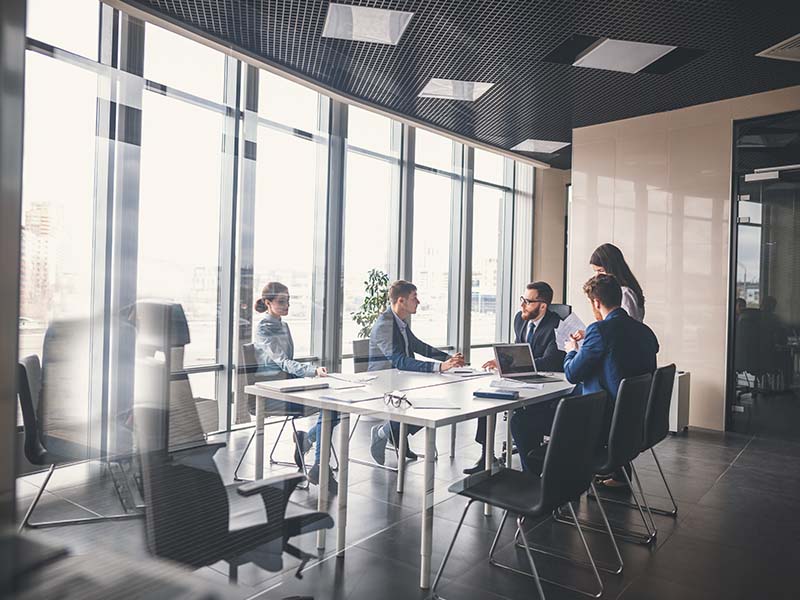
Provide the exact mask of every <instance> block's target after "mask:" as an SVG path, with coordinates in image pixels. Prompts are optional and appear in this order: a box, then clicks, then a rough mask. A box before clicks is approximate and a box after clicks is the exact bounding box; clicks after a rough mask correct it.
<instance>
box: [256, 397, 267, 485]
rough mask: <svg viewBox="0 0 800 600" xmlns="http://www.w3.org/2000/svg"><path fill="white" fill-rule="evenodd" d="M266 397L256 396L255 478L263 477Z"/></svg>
mask: <svg viewBox="0 0 800 600" xmlns="http://www.w3.org/2000/svg"><path fill="white" fill-rule="evenodd" d="M266 402H267V399H266V398H264V397H262V396H256V475H255V478H256V479H263V478H264V405H265V404H266Z"/></svg>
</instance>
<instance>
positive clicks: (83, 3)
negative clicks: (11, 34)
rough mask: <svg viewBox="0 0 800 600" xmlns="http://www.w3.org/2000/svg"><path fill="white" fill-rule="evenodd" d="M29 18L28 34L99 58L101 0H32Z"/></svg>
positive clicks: (93, 57)
mask: <svg viewBox="0 0 800 600" xmlns="http://www.w3.org/2000/svg"><path fill="white" fill-rule="evenodd" d="M26 17H27V24H26V27H25V34H26V35H27V36H28V37H30V38H33V39H35V40H39V41H40V42H45V43H46V44H50V45H51V46H54V47H56V48H60V49H62V50H68V51H70V52H74V53H75V54H80V55H81V56H85V57H86V58H91V59H92V60H97V47H98V37H99V31H100V3H99V2H97V0H28V3H27V15H26ZM67 23H68V24H69V25H67Z"/></svg>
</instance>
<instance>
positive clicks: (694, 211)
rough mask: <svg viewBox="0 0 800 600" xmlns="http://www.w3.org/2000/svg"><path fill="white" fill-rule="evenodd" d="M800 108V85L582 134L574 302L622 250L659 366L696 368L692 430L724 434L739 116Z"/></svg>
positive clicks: (583, 308) (579, 303)
mask: <svg viewBox="0 0 800 600" xmlns="http://www.w3.org/2000/svg"><path fill="white" fill-rule="evenodd" d="M797 109H800V87H798V86H796V87H791V88H785V89H782V90H777V91H773V92H767V93H763V94H755V95H752V96H744V97H741V98H735V99H732V100H724V101H721V102H714V103H710V104H703V105H699V106H693V107H689V108H685V109H681V110H676V111H671V112H666V113H659V114H655V115H648V116H644V117H637V118H634V119H626V120H624V121H616V122H612V123H604V124H602V125H594V126H591V127H583V128H580V129H575V130H574V131H573V138H572V139H573V149H572V185H573V187H572V193H573V200H572V208H571V214H570V231H569V239H570V256H569V282H568V292H567V295H568V298H569V300H570V301H571V303H572V304H573V305H574V307H575V310H576V311H577V312H578V314H579V315H580V316H581V318H583V319H584V321H586V322H588V319H589V318H590V316H591V314H590V311H589V310H588V305H587V304H586V301H585V299H584V298H583V297H582V293H581V285H582V283H583V282H584V280H585V279H587V278H588V277H589V276H590V275H591V271H590V269H589V265H588V261H589V256H590V255H591V253H592V251H593V250H594V248H595V247H596V246H598V245H599V244H601V243H604V242H612V243H614V244H616V245H617V246H619V247H620V248H621V249H622V251H623V252H624V253H625V256H626V258H627V260H628V262H629V264H630V265H631V268H632V269H633V271H634V273H635V274H636V276H637V278H638V279H639V282H640V283H641V284H642V287H643V288H644V293H645V296H646V298H647V303H646V316H645V322H646V323H647V324H648V325H650V327H652V328H653V330H654V331H655V332H656V335H658V339H659V341H660V343H661V352H660V353H659V360H658V362H659V364H667V363H669V362H675V363H676V364H677V366H678V368H679V369H684V370H688V371H691V372H692V391H691V413H690V419H689V423H690V425H693V426H697V427H708V428H712V429H723V428H724V424H725V418H724V417H725V399H724V398H725V368H726V362H725V361H726V349H727V345H726V336H727V306H728V263H729V252H728V244H729V237H730V225H729V216H730V203H731V199H730V198H731V189H730V188H731V144H732V141H731V139H732V135H733V125H732V123H733V120H735V119H744V118H749V117H755V116H761V115H769V114H774V113H779V112H784V111H788V110H797Z"/></svg>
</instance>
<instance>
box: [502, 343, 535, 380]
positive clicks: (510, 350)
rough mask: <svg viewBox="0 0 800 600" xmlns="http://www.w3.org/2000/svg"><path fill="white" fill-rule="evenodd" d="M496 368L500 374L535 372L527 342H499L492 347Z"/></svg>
mask: <svg viewBox="0 0 800 600" xmlns="http://www.w3.org/2000/svg"><path fill="white" fill-rule="evenodd" d="M494 353H495V357H496V360H497V370H498V371H500V374H501V375H521V374H526V373H535V372H536V366H535V365H534V362H533V356H532V355H531V347H530V346H529V345H528V344H499V345H497V346H495V347H494Z"/></svg>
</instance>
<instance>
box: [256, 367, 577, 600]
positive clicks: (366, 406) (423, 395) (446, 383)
mask: <svg viewBox="0 0 800 600" xmlns="http://www.w3.org/2000/svg"><path fill="white" fill-rule="evenodd" d="M369 375H370V376H373V375H374V376H376V377H375V379H374V380H372V381H370V382H369V383H367V384H366V385H365V386H364V387H363V388H359V389H360V390H361V391H363V392H365V393H366V394H368V395H369V396H374V399H371V400H364V401H361V402H353V403H349V402H343V401H340V400H331V399H325V398H323V396H329V395H331V394H337V392H336V391H335V390H331V389H322V390H306V391H300V392H276V391H273V390H269V389H266V388H264V387H260V386H258V385H250V386H247V387H245V390H244V391H245V392H246V393H248V394H253V395H254V396H256V398H257V401H256V479H260V478H261V477H263V476H264V418H265V414H264V413H265V410H264V405H265V400H267V399H269V400H280V401H283V402H295V403H297V404H302V405H305V406H310V407H314V408H317V409H319V410H321V411H322V431H321V435H320V439H319V440H318V443H320V444H322V447H321V456H320V478H319V497H318V510H320V511H327V509H328V477H329V472H330V465H329V462H330V440H331V429H332V428H331V416H332V413H333V412H339V413H340V415H341V418H340V422H339V443H338V446H337V449H338V452H339V510H338V515H337V517H336V523H337V532H336V551H337V553H338V554H339V555H343V554H344V551H345V539H346V538H345V534H346V530H347V480H348V461H349V454H350V415H351V414H355V415H370V416H372V417H375V418H377V419H379V420H391V421H398V422H399V423H400V439H399V440H398V445H399V448H398V449H397V451H398V472H397V491H398V493H402V492H403V488H404V483H405V450H406V448H405V445H406V435H405V434H406V430H407V428H408V426H409V425H418V426H420V427H422V428H423V429H424V430H425V433H424V436H425V456H424V460H423V463H424V486H425V488H424V493H423V498H422V521H421V524H420V527H421V536H420V556H421V561H420V580H419V581H420V587H421V588H423V589H427V588H429V587H430V580H431V548H432V535H433V506H434V476H433V474H434V460H435V452H436V445H435V442H436V429H437V428H439V427H444V426H446V425H452V424H453V423H459V422H462V421H471V420H473V419H477V418H478V417H487V439H488V440H494V436H495V423H496V416H497V414H498V413H500V412H505V411H513V410H515V409H517V408H521V407H523V406H527V405H529V404H536V403H538V402H546V401H548V400H553V399H555V398H559V397H561V396H565V395H567V394H568V393H569V392H570V391H571V390H572V388H573V385H572V384H570V383H568V382H567V381H565V380H564V381H559V382H553V383H545V384H542V386H541V389H521V390H519V392H520V397H519V398H518V399H516V400H496V399H483V398H474V397H473V396H472V394H473V392H474V391H475V390H476V389H479V388H485V387H488V386H489V385H490V383H491V381H492V380H493V379H496V376H487V377H475V378H468V379H463V378H459V377H455V376H452V375H446V374H440V373H414V372H408V371H398V370H396V369H391V370H386V371H373V372H370V373H369ZM393 390H400V391H404V392H406V394H407V397H408V399H409V400H410V401H411V403H412V404H415V401H416V403H419V404H421V403H426V404H431V403H436V402H441V403H442V404H443V405H445V404H451V403H452V404H453V405H457V406H459V407H460V408H458V409H454V408H432V409H431V408H428V409H422V408H414V407H408V405H407V404H404V407H403V408H394V407H391V406H387V405H386V404H385V403H384V401H383V394H384V392H389V391H393ZM507 423H510V419H509V420H508V422H507ZM506 441H507V448H511V429H510V425H508V424H507V427H506ZM492 454H493V453H491V452H487V453H486V468H489V467H490V466H491V459H492ZM506 460H507V466H510V465H511V452H507V453H506ZM486 510H487V511H488V507H487V508H486ZM317 547H318V549H319V550H324V548H325V531H320V532H318V534H317Z"/></svg>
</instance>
